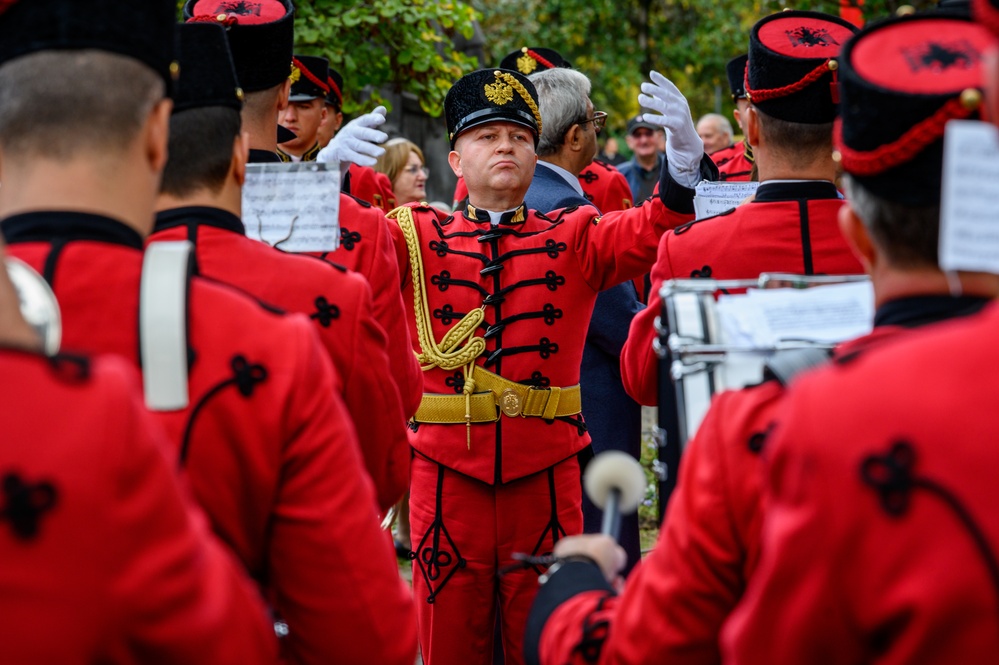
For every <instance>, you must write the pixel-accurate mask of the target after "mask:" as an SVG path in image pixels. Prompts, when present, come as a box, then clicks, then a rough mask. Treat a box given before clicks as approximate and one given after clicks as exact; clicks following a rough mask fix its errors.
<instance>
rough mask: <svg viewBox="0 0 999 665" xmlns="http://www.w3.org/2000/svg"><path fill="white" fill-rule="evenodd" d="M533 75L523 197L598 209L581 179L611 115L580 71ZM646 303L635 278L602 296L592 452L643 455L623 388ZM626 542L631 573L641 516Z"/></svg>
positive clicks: (588, 351) (591, 529)
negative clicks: (531, 147) (534, 97)
mask: <svg viewBox="0 0 999 665" xmlns="http://www.w3.org/2000/svg"><path fill="white" fill-rule="evenodd" d="M530 78H531V81H532V82H533V83H534V85H535V87H536V88H537V90H538V101H539V104H538V107H539V108H540V110H541V118H542V121H543V126H542V130H541V139H540V140H539V142H538V150H537V152H538V163H537V165H536V166H535V168H534V180H533V181H532V182H531V187H530V189H528V190H527V196H526V197H525V199H524V201H525V203H526V204H527V207H528V208H529V209H534V210H537V211H539V212H552V211H555V210H561V209H562V208H571V207H577V206H591V207H592V206H593V204H592V203H590V202H589V201H588V200H587V199H586V197H585V196H584V194H583V189H582V187H581V186H580V184H579V174H580V172H581V171H582V170H583V169H584V168H586V167H587V166H588V165H589V164H590V163H591V162H592V161H593V158H594V156H595V155H596V152H597V134H598V133H599V131H600V128H601V127H603V123H604V120H605V118H606V117H607V116H606V114H604V113H599V112H595V111H594V110H593V103H592V102H591V101H590V98H589V95H590V81H589V79H588V78H587V77H586V76H585V75H584V74H582V73H580V72H578V71H575V70H572V69H566V68H561V67H558V68H554V69H548V70H545V71H541V72H538V73H536V74H534V75H532V76H531V77H530ZM643 308H644V305H642V304H641V302H639V300H638V294H637V292H636V291H635V286H634V284H633V283H632V282H625V283H623V284H619V285H617V286H614V287H612V288H610V289H608V290H606V291H604V292H602V293H601V294H600V295H599V296H597V304H596V307H594V309H593V316H592V318H591V319H590V327H589V329H588V330H587V333H586V345H585V346H584V347H583V362H582V365H581V368H580V386H581V388H582V400H583V401H582V403H583V417H584V418H585V419H586V425H587V427H588V429H589V432H590V436H591V438H592V440H593V443H592V445H593V453H599V452H602V451H604V450H610V449H614V450H623V451H625V452H627V453H628V454H630V455H633V456H634V457H635V458H636V459H637V458H638V457H640V456H641V421H642V413H641V407H640V406H639V404H638V403H637V402H635V401H634V400H632V399H631V398H630V397H628V395H627V393H625V392H624V387H623V386H622V384H621V369H620V359H621V347H622V346H623V345H624V341H625V339H627V337H628V328H629V326H630V325H631V319H632V318H633V317H634V316H635V314H637V313H638V312H640V311H641V310H642V309H643ZM600 519H601V511H600V510H599V509H598V508H597V507H596V506H594V505H593V504H592V503H591V502H590V501H589V499H588V498H587V497H586V496H584V497H583V528H584V531H586V532H587V533H596V532H599V531H600ZM621 544H622V545H623V546H624V548H625V551H627V553H628V568H627V569H626V570H627V571H630V569H631V567H632V566H634V565H635V564H636V563H638V560H639V559H640V558H641V550H640V545H639V533H638V516H637V515H632V516H630V517H628V518H625V519H624V521H623V524H622V528H621Z"/></svg>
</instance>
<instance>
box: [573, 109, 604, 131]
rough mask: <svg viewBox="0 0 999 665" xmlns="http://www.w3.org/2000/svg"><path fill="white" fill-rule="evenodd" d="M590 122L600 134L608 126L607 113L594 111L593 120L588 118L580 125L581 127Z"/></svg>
mask: <svg viewBox="0 0 999 665" xmlns="http://www.w3.org/2000/svg"><path fill="white" fill-rule="evenodd" d="M588 122H592V123H593V126H594V127H595V128H596V130H597V131H598V132H599V131H600V130H601V129H603V128H604V125H606V124H607V113H606V112H604V111H594V112H593V117H592V118H587V119H586V120H583V121H582V122H580V123H579V125H580V126H582V125H585V124H586V123H588Z"/></svg>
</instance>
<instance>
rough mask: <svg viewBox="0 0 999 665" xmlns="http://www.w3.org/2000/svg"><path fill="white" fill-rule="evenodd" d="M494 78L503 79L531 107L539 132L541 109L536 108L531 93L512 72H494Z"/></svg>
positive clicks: (539, 132)
mask: <svg viewBox="0 0 999 665" xmlns="http://www.w3.org/2000/svg"><path fill="white" fill-rule="evenodd" d="M496 78H498V79H503V81H505V82H506V84H507V85H509V86H510V87H511V88H513V89H514V90H516V91H517V94H518V95H520V97H521V99H523V100H524V103H525V104H527V106H528V107H529V108H530V109H531V113H533V114H534V119H535V120H537V121H538V134H539V135H540V134H541V111H539V110H538V105H537V104H536V103H535V102H534V98H533V97H531V93H529V92H527V88H525V87H524V84H523V83H521V82H520V81H518V80H517V77H515V76H514V75H513V74H508V73H506V72H499V71H498V72H496Z"/></svg>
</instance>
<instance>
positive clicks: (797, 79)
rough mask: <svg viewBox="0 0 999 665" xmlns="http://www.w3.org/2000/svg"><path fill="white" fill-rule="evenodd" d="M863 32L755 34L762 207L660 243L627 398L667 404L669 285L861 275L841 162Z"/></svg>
mask: <svg viewBox="0 0 999 665" xmlns="http://www.w3.org/2000/svg"><path fill="white" fill-rule="evenodd" d="M855 31H856V29H855V28H854V27H853V26H852V25H851V24H849V23H847V22H846V21H843V20H841V19H839V18H837V17H835V16H828V15H826V14H821V13H818V12H798V11H786V12H780V13H779V14H774V15H772V16H768V17H766V18H764V19H762V20H760V21H759V22H757V24H756V25H755V26H753V30H752V33H751V37H750V43H749V68H748V70H747V79H746V85H747V93H748V94H749V97H750V100H751V102H752V105H751V106H750V107H749V109H748V111H747V113H748V122H747V133H748V139H749V142H750V143H751V144H752V145H753V147H754V150H755V155H756V163H757V166H758V167H759V172H760V188H759V190H758V191H757V193H756V198H755V200H754V201H753V202H751V203H748V204H745V205H741V206H739V207H737V208H733V209H732V210H730V211H729V212H726V213H722V214H721V215H718V216H715V217H709V218H707V219H702V220H698V221H696V222H693V223H691V224H686V225H684V226H681V227H680V228H678V229H676V230H674V231H672V232H670V233H667V234H666V235H664V236H663V238H662V240H661V241H660V244H659V255H658V257H657V258H656V265H655V267H654V268H653V269H652V290H651V293H650V295H649V306H648V308H647V309H646V310H645V311H644V312H642V313H641V314H639V315H638V316H636V317H635V319H634V320H633V321H632V324H631V330H630V332H629V334H628V341H627V342H626V343H625V345H624V350H623V352H622V354H621V374H622V377H623V380H624V386H625V389H626V390H627V391H628V394H629V395H631V396H632V397H633V398H634V399H635V400H636V401H638V402H640V403H641V404H646V405H654V404H655V403H656V399H657V396H656V388H657V377H658V366H657V362H656V357H655V354H654V352H653V350H652V339H653V337H654V336H655V334H656V333H655V330H654V326H653V320H654V319H655V317H657V316H658V315H659V313H660V310H661V309H662V300H661V299H660V298H659V289H660V287H661V286H662V283H663V282H664V281H666V280H669V279H674V278H675V279H690V278H697V277H710V278H713V279H747V278H755V277H758V276H759V275H760V273H763V272H787V273H795V274H804V275H817V274H830V275H836V274H855V273H859V272H861V266H860V264H859V263H858V262H857V259H856V258H855V257H854V255H853V253H852V252H851V251H850V249H849V248H848V247H847V244H846V242H845V241H844V240H843V237H842V236H841V235H840V233H839V229H838V227H837V223H836V215H837V213H838V212H839V208H840V206H841V205H842V203H843V201H842V199H841V198H840V195H839V192H838V191H837V190H836V185H835V184H833V180H834V179H835V177H836V164H835V163H834V162H833V160H832V122H833V119H834V118H835V117H836V111H837V106H838V104H837V99H838V98H837V96H836V80H835V78H836V77H835V72H836V66H837V65H836V57H837V55H838V54H839V50H840V48H841V47H842V45H843V44H844V43H845V42H846V40H847V39H848V38H849V37H850V36H851V35H852V34H853V33H854V32H855ZM788 35H792V36H793V38H789V37H788Z"/></svg>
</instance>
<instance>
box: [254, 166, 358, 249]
mask: <svg viewBox="0 0 999 665" xmlns="http://www.w3.org/2000/svg"><path fill="white" fill-rule="evenodd" d="M339 217H340V168H339V165H338V164H332V165H330V164H317V163H315V162H299V163H291V164H288V163H284V164H250V165H249V166H247V173H246V184H245V185H244V186H243V225H244V226H245V227H246V235H247V236H248V237H250V238H253V239H254V240H260V241H262V242H265V243H267V244H268V245H270V246H272V247H277V248H278V249H282V250H284V251H287V252H331V251H333V250H335V249H336V248H337V247H339V246H340V222H339Z"/></svg>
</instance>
